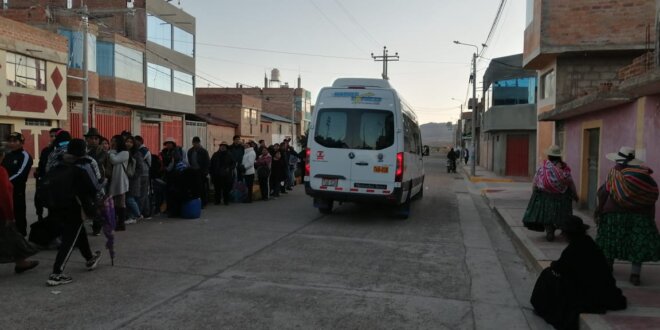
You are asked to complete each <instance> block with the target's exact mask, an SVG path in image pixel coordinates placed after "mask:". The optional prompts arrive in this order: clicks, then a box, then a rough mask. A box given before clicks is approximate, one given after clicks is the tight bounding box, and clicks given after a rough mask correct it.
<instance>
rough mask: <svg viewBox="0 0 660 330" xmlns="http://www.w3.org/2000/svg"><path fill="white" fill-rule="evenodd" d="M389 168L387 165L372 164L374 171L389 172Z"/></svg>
mask: <svg viewBox="0 0 660 330" xmlns="http://www.w3.org/2000/svg"><path fill="white" fill-rule="evenodd" d="M389 171H390V168H389V167H387V166H374V173H385V174H387V173H389Z"/></svg>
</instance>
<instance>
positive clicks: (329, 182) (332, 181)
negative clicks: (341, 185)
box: [321, 179, 339, 187]
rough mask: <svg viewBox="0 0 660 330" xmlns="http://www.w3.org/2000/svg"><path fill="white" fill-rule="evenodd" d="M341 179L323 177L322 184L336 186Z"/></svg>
mask: <svg viewBox="0 0 660 330" xmlns="http://www.w3.org/2000/svg"><path fill="white" fill-rule="evenodd" d="M337 182H339V179H322V180H321V185H322V186H325V187H336V186H337Z"/></svg>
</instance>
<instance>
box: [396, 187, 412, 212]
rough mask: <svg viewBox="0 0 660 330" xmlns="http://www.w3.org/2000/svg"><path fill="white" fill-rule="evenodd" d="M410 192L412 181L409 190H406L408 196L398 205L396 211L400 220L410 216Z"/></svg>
mask: <svg viewBox="0 0 660 330" xmlns="http://www.w3.org/2000/svg"><path fill="white" fill-rule="evenodd" d="M411 194H412V183H411V184H410V190H408V197H406V201H405V202H403V204H401V205H399V209H398V210H397V212H396V215H397V217H398V218H399V219H401V220H406V219H408V217H410V200H411V197H410V195H411Z"/></svg>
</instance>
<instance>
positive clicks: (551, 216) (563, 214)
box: [523, 146, 577, 242]
mask: <svg viewBox="0 0 660 330" xmlns="http://www.w3.org/2000/svg"><path fill="white" fill-rule="evenodd" d="M547 155H548V159H546V160H544V161H543V163H542V164H541V167H539V169H538V170H537V171H536V175H535V176H534V187H533V192H532V198H531V199H530V201H529V204H528V205H527V210H526V211H525V215H524V217H523V224H524V225H525V227H527V228H528V229H530V230H533V231H541V232H542V231H545V233H546V234H545V238H546V239H547V240H548V242H552V241H554V239H555V230H556V229H558V228H562V226H563V224H564V222H565V221H566V219H568V218H570V217H571V216H572V215H573V203H572V200H575V201H577V193H576V192H575V183H573V178H572V176H571V169H570V168H569V167H568V165H566V163H564V162H563V161H562V159H561V150H560V149H559V147H558V146H551V147H550V148H549V149H548V151H547Z"/></svg>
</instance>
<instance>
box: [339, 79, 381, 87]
mask: <svg viewBox="0 0 660 330" xmlns="http://www.w3.org/2000/svg"><path fill="white" fill-rule="evenodd" d="M332 87H335V88H350V87H371V88H388V89H391V88H393V87H392V85H390V82H389V81H387V80H385V79H374V78H339V79H337V80H335V82H334V83H333V84H332Z"/></svg>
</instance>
